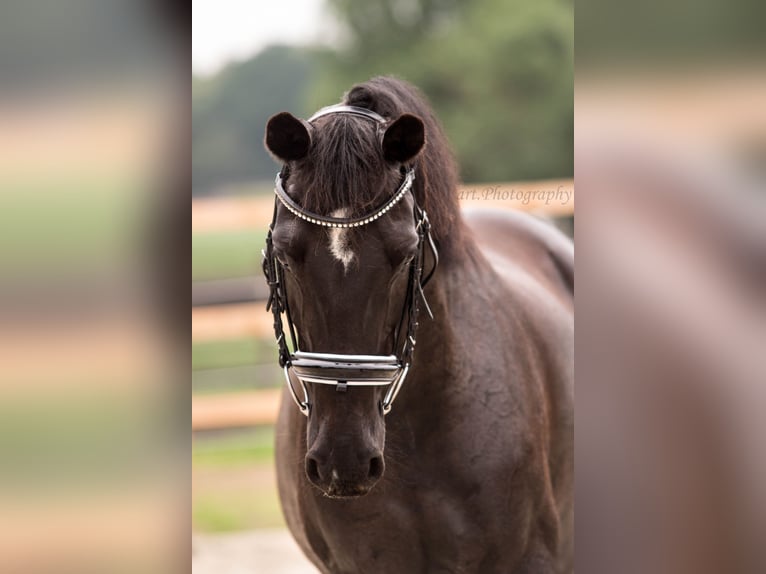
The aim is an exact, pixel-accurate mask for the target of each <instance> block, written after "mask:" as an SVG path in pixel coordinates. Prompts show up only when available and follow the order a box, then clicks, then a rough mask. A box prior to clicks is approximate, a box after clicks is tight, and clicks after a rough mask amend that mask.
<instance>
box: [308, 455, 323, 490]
mask: <svg viewBox="0 0 766 574" xmlns="http://www.w3.org/2000/svg"><path fill="white" fill-rule="evenodd" d="M306 475H308V477H309V480H310V481H311V482H313V483H314V484H319V483H320V482H321V480H322V477H321V476H319V464H318V463H317V461H316V459H315V458H313V457H310V456H308V457H306Z"/></svg>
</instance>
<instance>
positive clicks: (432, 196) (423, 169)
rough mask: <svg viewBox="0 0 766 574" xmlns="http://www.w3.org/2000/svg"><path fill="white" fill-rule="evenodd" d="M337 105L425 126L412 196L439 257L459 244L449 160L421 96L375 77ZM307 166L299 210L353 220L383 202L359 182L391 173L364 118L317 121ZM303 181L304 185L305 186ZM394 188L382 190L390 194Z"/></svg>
mask: <svg viewBox="0 0 766 574" xmlns="http://www.w3.org/2000/svg"><path fill="white" fill-rule="evenodd" d="M343 103H344V104H346V105H350V106H357V107H360V108H366V109H368V110H371V111H374V112H376V113H377V114H379V115H381V116H383V117H384V118H386V119H388V120H395V119H396V118H398V117H399V116H400V115H401V114H403V113H410V114H414V115H416V116H418V117H420V118H421V119H422V120H423V122H424V124H425V135H426V144H425V147H424V149H423V150H422V151H421V153H420V154H419V155H418V157H417V158H416V159H415V162H414V163H415V184H414V190H413V191H414V193H415V198H416V199H417V201H418V204H419V205H420V206H421V207H424V208H425V209H426V211H427V212H428V217H429V219H430V221H431V226H432V233H433V236H434V239H435V240H436V242H437V244H438V245H439V249H440V251H441V253H442V254H443V255H444V256H445V257H450V255H454V254H456V253H457V252H458V251H459V250H460V247H461V246H462V245H463V224H462V220H461V218H460V206H459V203H458V195H457V185H458V175H457V168H456V165H455V161H454V158H453V155H452V151H451V149H450V146H449V143H448V141H447V138H446V136H445V134H444V131H443V129H442V127H441V124H440V122H439V120H438V119H437V118H436V116H435V115H434V113H433V110H432V109H431V106H430V105H429V104H428V103H427V101H426V98H425V96H423V95H422V94H421V93H420V91H419V90H418V89H417V88H415V87H414V86H412V85H411V84H408V83H407V82H405V81H403V80H400V79H398V78H393V77H376V78H373V79H371V80H369V81H367V82H364V83H361V84H357V85H355V86H353V87H352V88H351V89H350V90H349V91H348V92H347V93H346V94H345V96H344V98H343ZM316 125H317V126H318V127H321V129H317V130H315V132H314V134H313V135H312V138H313V141H312V146H311V151H310V152H309V157H308V158H307V161H308V162H310V163H311V166H312V169H311V170H310V171H311V174H312V177H313V180H312V182H310V183H311V184H312V185H311V188H312V193H311V194H309V195H310V197H309V196H307V197H305V198H303V205H304V207H305V208H307V209H309V210H311V211H316V212H318V213H328V212H329V211H331V210H333V209H335V208H337V207H338V206H343V207H346V208H347V209H348V210H349V211H350V212H349V213H348V215H351V214H352V213H353V214H355V215H359V214H360V213H364V212H365V211H367V210H369V209H370V208H372V207H375V206H377V205H378V204H379V203H380V202H381V201H382V200H383V198H382V197H381V195H382V193H380V192H379V191H377V190H379V189H380V188H379V187H374V188H372V189H364V188H365V187H366V186H358V185H356V184H358V182H359V181H365V180H368V181H369V178H370V177H371V176H372V177H375V175H376V174H379V177H381V178H384V177H386V176H387V175H388V174H390V173H391V171H392V170H393V169H394V168H393V167H392V166H391V165H389V164H388V163H387V162H386V161H385V159H384V158H383V154H382V148H381V145H380V142H381V137H382V133H381V131H380V129H379V127H378V126H375V125H374V124H373V123H372V122H370V121H369V120H367V119H365V118H360V117H358V116H353V115H350V114H330V115H328V116H324V117H323V118H320V119H319V120H318V121H317V124H316ZM308 183H309V182H304V184H308ZM393 191H394V189H384V192H383V193H386V194H391V193H393Z"/></svg>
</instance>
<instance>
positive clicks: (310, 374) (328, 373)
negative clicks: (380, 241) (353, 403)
mask: <svg viewBox="0 0 766 574" xmlns="http://www.w3.org/2000/svg"><path fill="white" fill-rule="evenodd" d="M338 113H343V114H352V115H356V116H360V117H363V118H366V119H370V120H372V121H375V122H377V123H378V124H384V123H385V122H386V120H385V118H383V117H382V116H380V115H378V114H376V113H375V112H372V111H370V110H367V109H365V108H357V107H354V106H344V105H337V106H329V107H327V108H322V109H321V110H319V111H318V112H317V113H315V114H314V115H313V116H312V117H311V118H309V120H308V121H309V122H312V121H313V120H315V119H317V118H319V117H321V116H324V115H327V114H338ZM403 178H404V179H403V181H402V183H401V185H400V186H399V188H398V189H397V190H396V192H394V194H393V195H392V196H391V197H390V198H389V199H388V200H387V201H386V202H384V203H383V204H382V205H380V206H379V207H378V208H376V209H374V210H373V211H371V212H370V213H368V214H366V215H364V216H362V217H355V218H340V217H327V216H324V215H319V214H316V213H312V212H310V211H307V210H305V209H303V208H302V207H301V206H300V205H298V204H297V203H296V202H295V201H294V200H293V199H292V198H291V197H290V196H289V195H288V194H287V192H286V191H285V189H284V186H283V183H282V172H280V173H278V174H277V178H276V182H275V188H274V192H275V194H276V197H275V199H274V216H273V218H272V221H271V225H269V231H268V233H267V234H266V249H265V250H264V251H263V273H264V275H265V276H266V281H267V282H268V285H269V299H268V302H267V304H266V310H267V311H269V310H270V311H271V312H272V315H273V317H274V335H275V337H276V339H277V347H278V350H279V366H280V367H282V370H283V372H284V376H285V382H286V383H287V388H288V390H289V391H290V396H291V397H292V398H293V400H294V401H295V404H296V405H298V408H299V409H300V411H301V412H302V413H303V414H304V415H306V416H308V415H309V412H310V410H311V399H310V395H309V391H308V387H307V386H306V383H317V384H329V385H335V387H336V390H337V391H338V392H346V390H347V388H348V387H366V386H388V389H387V391H386V394H385V396H384V397H383V400H382V401H381V402H380V409H381V412H382V413H383V414H388V413H389V411H390V410H391V405H392V404H393V402H394V400H395V399H396V397H397V395H398V394H399V391H400V390H401V388H402V385H403V384H404V381H405V379H406V378H407V373H408V372H409V370H410V364H411V363H412V354H413V351H414V349H415V342H416V338H415V336H416V332H417V328H418V313H419V311H420V301H421V300H422V301H423V303H424V305H425V308H426V311H427V312H428V314H429V315H430V316H431V318H433V315H432V313H431V309H430V308H429V307H428V302H427V301H426V299H425V295H424V294H423V288H424V287H425V285H426V284H427V283H428V281H429V280H430V279H431V277H432V276H433V274H434V271H436V266H437V265H438V263H439V254H438V251H437V249H436V245H435V244H434V242H433V238H432V237H431V224H430V222H429V221H428V215H427V214H426V211H425V210H424V209H421V208H420V207H419V206H418V203H417V200H416V198H415V194H414V192H413V191H412V185H413V182H414V181H415V170H414V168H412V167H409V168H407V169H406V170H405V171H404V174H403ZM407 193H411V194H412V199H413V218H414V221H415V227H416V230H417V233H418V247H417V254H416V255H415V257H414V259H413V260H412V262H411V263H410V268H409V278H408V283H407V294H406V297H405V301H404V307H403V308H402V316H401V319H400V320H399V323H397V327H396V331H395V333H394V345H393V349H392V353H391V354H390V355H354V354H333V353H309V352H305V351H301V350H300V347H299V346H298V339H297V337H296V335H295V326H294V325H293V320H292V315H291V314H290V306H289V304H288V301H287V290H286V287H287V286H286V284H285V280H284V276H285V274H284V268H283V267H282V264H281V263H280V262H279V260H278V259H277V258H276V257H275V255H274V247H273V244H272V237H271V236H272V232H273V231H274V226H275V225H276V219H277V206H278V205H279V204H280V203H281V204H282V205H284V206H285V207H286V208H287V209H288V210H289V211H290V212H291V213H292V214H293V215H295V216H296V217H298V218H300V219H302V220H304V221H306V222H308V223H311V224H314V225H319V226H322V227H330V228H348V227H361V226H363V225H367V224H369V223H372V222H373V221H376V220H377V219H379V218H380V217H382V216H384V215H385V214H386V213H387V212H388V211H389V210H390V209H391V208H392V207H393V206H394V205H396V204H397V203H399V201H400V200H401V199H402V198H403V197H404V196H405V195H406V194H407ZM426 247H428V249H429V250H430V251H431V253H432V255H433V267H432V268H431V269H430V271H429V272H428V274H427V275H426V276H425V277H424V276H423V263H424V259H425V250H426ZM283 314H284V316H285V317H286V318H287V327H288V332H289V333H290V340H291V342H292V348H293V349H295V352H291V351H290V348H289V347H288V345H287V340H286V337H285V331H284V326H283V323H282V315H283ZM405 321H406V324H405ZM403 325H404V328H402V326H403ZM290 371H292V372H293V373H294V374H295V376H296V377H297V379H298V381H299V382H300V385H301V389H302V391H303V398H302V399H301V398H300V397H299V396H298V393H297V392H296V391H295V386H294V385H293V383H292V380H291V378H290Z"/></svg>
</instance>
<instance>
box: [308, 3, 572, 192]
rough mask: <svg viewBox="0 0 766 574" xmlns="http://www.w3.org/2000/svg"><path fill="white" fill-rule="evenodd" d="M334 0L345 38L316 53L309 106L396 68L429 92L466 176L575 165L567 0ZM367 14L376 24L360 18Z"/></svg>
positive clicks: (533, 173) (544, 171) (532, 173)
mask: <svg viewBox="0 0 766 574" xmlns="http://www.w3.org/2000/svg"><path fill="white" fill-rule="evenodd" d="M331 4H332V5H333V6H334V7H335V9H336V11H337V13H338V17H339V18H340V20H341V21H342V22H344V23H345V24H346V29H347V33H348V34H349V35H350V37H351V40H350V43H349V46H348V47H347V49H346V50H345V51H342V52H340V53H338V54H337V55H336V56H335V57H334V58H325V60H324V61H323V68H324V69H325V73H324V74H323V75H319V76H318V77H317V82H316V88H315V89H314V90H313V91H312V93H313V96H314V98H313V101H312V103H313V104H314V106H319V105H324V104H326V103H328V102H331V101H334V100H337V98H338V96H339V94H337V90H338V88H337V87H338V86H343V87H344V88H347V87H349V86H350V85H351V84H353V83H356V82H359V81H364V80H365V79H367V78H368V77H370V76H373V75H378V74H391V73H393V74H395V75H398V76H400V77H403V78H404V79H406V80H409V81H411V82H413V83H414V84H415V85H417V86H419V87H420V88H421V90H422V91H423V92H425V94H426V95H427V96H428V97H429V99H430V101H431V103H432V104H433V105H434V107H435V108H436V111H437V114H438V115H439V117H440V119H441V120H442V122H443V123H444V125H445V128H446V130H447V133H448V135H449V137H450V141H451V142H452V144H453V146H454V148H455V151H456V153H457V155H458V159H459V163H460V167H461V174H462V177H463V179H464V180H465V181H471V182H480V181H501V180H522V179H536V178H547V177H566V176H571V175H572V173H573V165H572V161H573V159H572V158H573V152H572V146H573V120H574V114H573V44H574V31H573V4H572V3H571V2H570V1H568V0H535V1H534V2H531V1H529V0H476V1H474V2H456V1H448V0H441V1H439V0H418V1H416V2H410V3H407V6H408V8H407V10H406V11H405V10H404V9H403V8H400V9H398V10H397V9H396V7H397V6H400V5H401V6H404V4H405V3H403V2H389V1H383V0H368V1H365V2H354V3H352V2H350V1H348V0H332V2H331ZM362 7H366V10H363V8H362ZM360 14H366V16H364V17H361V16H360ZM371 21H373V22H374V23H375V25H374V28H375V30H374V31H373V30H372V29H368V28H365V27H364V25H363V23H367V24H368V25H369V22H371ZM367 39H370V40H369V41H367Z"/></svg>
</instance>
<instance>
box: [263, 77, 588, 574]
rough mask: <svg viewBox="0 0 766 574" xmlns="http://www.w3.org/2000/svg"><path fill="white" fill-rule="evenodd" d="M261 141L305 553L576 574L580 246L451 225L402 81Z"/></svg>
mask: <svg viewBox="0 0 766 574" xmlns="http://www.w3.org/2000/svg"><path fill="white" fill-rule="evenodd" d="M467 113H469V112H467ZM265 131H266V134H265V140H264V143H265V146H266V148H267V150H268V151H269V152H270V154H271V155H272V156H273V157H274V158H275V159H276V161H278V162H279V163H281V165H282V168H281V171H280V173H279V175H278V176H277V181H276V186H275V191H276V197H275V207H274V218H273V221H272V224H271V226H270V229H269V233H268V237H267V249H266V252H265V257H264V271H265V273H266V277H267V280H268V283H269V285H270V288H271V296H270V299H269V308H270V309H271V310H272V312H273V313H274V319H275V321H274V327H275V336H276V337H277V341H278V348H279V359H280V365H282V367H283V370H284V374H285V377H286V385H285V389H284V391H283V393H284V395H283V399H282V403H281V407H280V410H279V414H278V420H277V423H276V433H275V434H276V447H275V449H276V470H277V482H278V490H279V497H280V501H281V505H282V510H283V514H284V517H285V520H286V523H287V525H288V528H289V529H290V531H291V533H292V535H293V537H294V538H295V540H296V541H297V543H298V545H299V546H300V548H301V549H302V551H303V552H304V553H305V554H306V556H307V557H308V558H309V559H310V560H311V562H312V563H313V564H314V565H315V566H316V567H317V568H318V569H319V570H320V571H321V572H323V573H333V574H342V573H348V574H358V573H359V572H370V573H397V574H406V573H420V572H450V573H458V572H459V573H474V572H476V573H482V574H488V573H495V572H497V573H503V574H508V573H515V574H532V573H535V574H543V573H565V572H572V571H573V466H574V465H573V450H574V445H573V443H574V428H573V424H574V423H573V393H574V391H573V378H574V374H573V371H574V366H573V348H574V341H573V339H574V317H573V297H574V275H573V266H574V265H573V264H574V261H573V259H574V254H573V246H572V243H571V241H570V240H569V239H568V238H566V237H565V236H564V235H563V234H562V233H560V232H559V231H557V230H556V229H555V228H554V227H553V226H552V225H550V224H548V223H546V222H544V221H542V220H538V219H535V218H533V217H532V216H529V215H526V214H521V213H516V212H511V211H508V212H507V213H506V212H502V213H501V212H499V211H492V210H481V209H478V210H472V211H468V212H466V213H462V212H461V209H460V205H459V199H458V188H457V186H458V176H457V168H456V164H455V161H454V159H453V156H452V153H451V151H450V147H449V144H448V141H447V138H446V136H445V134H444V131H443V128H442V127H441V125H440V123H439V121H438V119H437V118H436V117H435V114H434V112H433V111H432V109H431V107H430V105H429V104H428V103H427V101H426V99H425V97H424V96H423V95H422V94H421V93H420V92H419V90H418V89H417V88H415V87H414V86H412V85H410V84H408V83H406V82H405V81H403V80H400V79H396V78H391V77H377V78H373V79H371V80H369V81H367V82H364V83H361V84H358V85H355V86H354V87H353V88H352V89H351V90H350V91H348V92H347V93H346V94H345V96H344V98H343V99H342V101H341V102H340V104H337V105H334V106H330V107H328V108H324V109H322V110H320V111H319V112H318V113H316V114H315V115H314V116H313V117H311V118H310V119H309V120H301V119H299V118H296V117H295V116H293V115H291V114H290V113H288V112H282V113H279V114H276V115H274V116H272V117H271V118H270V119H269V121H268V123H267V125H266V130H265ZM285 318H286V319H285ZM285 331H287V334H286V333H285ZM288 340H290V341H291V342H290V341H288ZM394 401H395V402H394Z"/></svg>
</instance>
